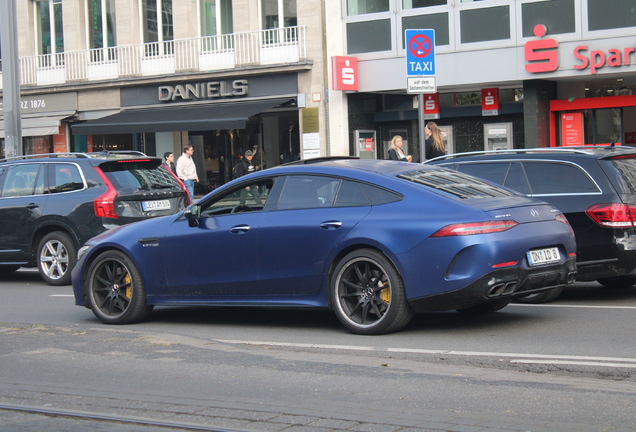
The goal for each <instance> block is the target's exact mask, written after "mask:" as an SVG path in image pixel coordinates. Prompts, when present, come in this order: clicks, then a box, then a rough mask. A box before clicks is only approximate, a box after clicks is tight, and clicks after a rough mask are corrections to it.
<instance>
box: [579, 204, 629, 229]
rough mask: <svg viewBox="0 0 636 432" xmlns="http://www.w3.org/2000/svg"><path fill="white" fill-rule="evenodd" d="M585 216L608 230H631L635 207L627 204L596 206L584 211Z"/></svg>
mask: <svg viewBox="0 0 636 432" xmlns="http://www.w3.org/2000/svg"><path fill="white" fill-rule="evenodd" d="M585 213H587V215H588V216H589V217H591V218H592V220H593V221H594V222H596V223H597V224H599V225H600V226H604V227H610V228H632V227H633V226H634V216H635V215H636V206H633V205H628V204H616V203H610V204H596V205H593V206H592V207H590V208H589V209H587V210H586V212H585Z"/></svg>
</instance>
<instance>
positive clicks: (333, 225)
mask: <svg viewBox="0 0 636 432" xmlns="http://www.w3.org/2000/svg"><path fill="white" fill-rule="evenodd" d="M341 226H342V222H340V221H326V222H323V223H321V224H320V228H322V229H326V230H328V229H338V228H340V227H341Z"/></svg>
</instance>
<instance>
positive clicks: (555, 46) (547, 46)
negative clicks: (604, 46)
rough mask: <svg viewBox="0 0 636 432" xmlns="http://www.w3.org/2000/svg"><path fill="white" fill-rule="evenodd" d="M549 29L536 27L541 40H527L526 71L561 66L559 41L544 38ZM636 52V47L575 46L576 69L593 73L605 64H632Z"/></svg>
mask: <svg viewBox="0 0 636 432" xmlns="http://www.w3.org/2000/svg"><path fill="white" fill-rule="evenodd" d="M546 33H547V29H546V27H545V26H544V25H541V24H539V25H537V26H535V28H534V35H535V36H536V37H538V38H542V39H540V40H535V41H529V42H526V44H525V46H524V53H525V59H526V71H528V72H530V73H541V72H554V71H555V70H557V69H558V68H559V51H558V50H559V43H558V42H557V41H556V40H554V39H543V37H544V36H545V35H546ZM634 52H636V47H633V46H631V47H626V48H611V49H608V50H607V51H602V50H591V51H590V49H589V48H588V46H587V45H579V46H577V47H576V48H574V51H573V52H572V55H573V56H574V58H575V59H576V60H575V64H574V69H578V70H585V69H588V68H589V69H590V73H592V75H594V74H596V71H597V70H598V69H600V68H602V67H603V66H609V67H620V66H629V65H630V64H631V62H630V57H631V56H632V54H634Z"/></svg>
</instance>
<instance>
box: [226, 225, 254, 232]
mask: <svg viewBox="0 0 636 432" xmlns="http://www.w3.org/2000/svg"><path fill="white" fill-rule="evenodd" d="M250 228H251V227H250V226H249V225H236V226H233V227H232V228H230V232H231V233H232V234H245V233H246V232H248V231H249V230H250Z"/></svg>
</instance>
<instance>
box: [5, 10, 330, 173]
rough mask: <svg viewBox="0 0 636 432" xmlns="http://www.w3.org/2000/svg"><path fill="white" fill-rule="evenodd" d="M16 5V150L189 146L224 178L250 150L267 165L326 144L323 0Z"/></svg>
mask: <svg viewBox="0 0 636 432" xmlns="http://www.w3.org/2000/svg"><path fill="white" fill-rule="evenodd" d="M17 9H18V17H17V25H18V33H19V35H18V39H19V40H18V42H19V44H18V47H19V49H18V50H19V54H20V73H21V111H22V135H23V148H22V149H21V150H22V153H23V154H35V153H53V152H68V151H100V150H111V151H112V150H139V151H142V152H144V153H146V154H149V155H157V156H161V155H163V153H164V152H166V151H170V152H174V154H175V156H177V157H178V156H179V155H180V154H181V152H182V148H183V146H184V145H186V144H191V145H193V146H194V147H195V156H194V157H195V162H196V163H197V167H198V172H199V177H200V178H201V179H206V180H209V181H210V182H215V183H224V182H225V181H228V180H230V179H231V176H232V172H231V170H232V167H233V166H234V164H236V163H237V162H238V160H239V158H240V157H241V155H242V154H243V153H244V152H245V151H246V150H248V149H250V150H251V149H253V148H255V147H256V149H257V150H258V152H260V154H261V159H262V163H263V165H264V166H265V167H267V166H270V167H271V166H275V165H278V164H280V163H283V162H285V161H290V160H294V159H298V158H308V157H315V156H319V155H324V154H328V153H329V149H328V141H329V139H328V134H329V130H328V121H327V115H326V111H325V106H326V104H325V90H326V89H327V88H328V77H327V68H326V67H325V64H324V61H325V54H326V50H325V48H324V43H325V41H324V31H325V29H324V26H325V13H326V11H325V8H324V5H323V4H322V3H321V2H316V1H313V0H64V1H62V0H36V1H33V0H27V1H20V2H18V4H17ZM0 90H1V87H0ZM0 120H1V119H0ZM1 126H2V125H1V124H0V148H4V146H3V145H2V144H3V142H1V141H2V138H3V137H4V135H3V130H2V128H1ZM0 156H2V154H0ZM203 173H205V175H203Z"/></svg>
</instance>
